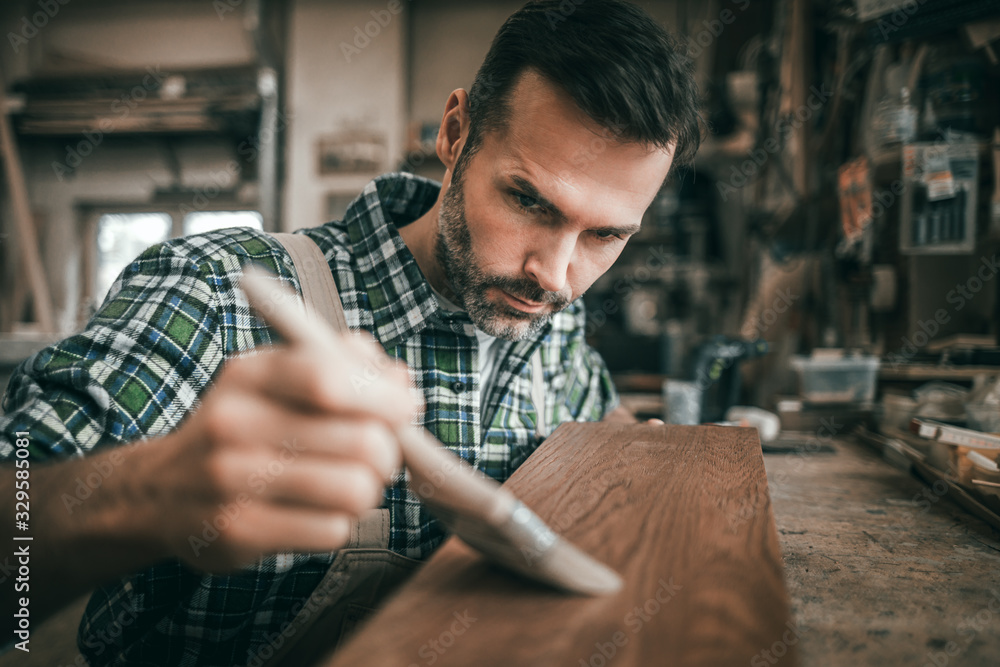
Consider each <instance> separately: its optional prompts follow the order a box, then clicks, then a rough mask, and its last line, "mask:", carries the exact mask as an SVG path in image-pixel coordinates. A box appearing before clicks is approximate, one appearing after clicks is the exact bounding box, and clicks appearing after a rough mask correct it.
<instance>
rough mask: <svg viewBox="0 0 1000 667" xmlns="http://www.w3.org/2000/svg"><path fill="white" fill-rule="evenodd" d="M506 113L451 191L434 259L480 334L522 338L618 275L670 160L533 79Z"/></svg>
mask: <svg viewBox="0 0 1000 667" xmlns="http://www.w3.org/2000/svg"><path fill="white" fill-rule="evenodd" d="M507 104H508V107H509V109H510V114H509V117H508V120H507V125H506V128H505V129H504V130H501V131H495V132H489V133H488V134H487V135H486V136H484V137H483V141H482V144H481V146H480V148H479V150H478V151H477V152H476V153H475V154H474V155H473V157H472V159H471V160H466V161H464V163H463V164H462V167H461V168H460V169H457V170H456V173H455V174H454V175H453V178H452V181H451V184H450V185H449V186H447V187H448V189H447V191H446V192H445V194H444V197H443V200H442V203H441V215H440V220H439V223H440V225H439V234H440V235H439V237H438V241H437V248H436V255H437V260H438V262H439V263H440V264H441V268H442V270H443V271H444V274H445V276H446V278H447V279H448V282H449V286H450V287H451V289H452V290H453V292H454V294H453V297H454V298H455V299H456V300H458V301H459V302H460V303H461V305H463V306H464V307H465V309H466V310H467V311H468V312H469V316H470V317H471V319H472V321H473V323H475V325H476V326H477V327H479V329H481V330H482V331H484V332H486V333H488V334H490V335H493V336H498V337H500V338H505V339H508V340H523V339H525V338H528V337H530V336H531V335H533V334H535V333H537V332H538V331H539V330H540V329H541V328H542V327H543V326H544V325H545V323H546V322H547V321H548V320H549V318H550V317H551V316H552V314H553V313H555V312H558V311H560V310H562V309H563V308H565V307H566V306H568V305H569V304H570V303H571V302H572V301H573V300H575V299H577V298H578V297H579V296H580V295H582V294H583V293H584V292H585V291H586V290H587V289H588V288H589V287H590V286H591V285H592V284H593V283H594V281H595V280H597V278H598V277H600V276H601V274H603V273H604V272H605V271H607V270H608V268H610V267H611V265H612V264H613V263H614V261H615V260H616V259H617V258H618V255H619V254H621V251H622V249H623V248H624V247H625V242H626V241H627V240H628V238H629V237H630V236H631V235H632V234H634V233H635V232H637V231H638V230H639V223H640V221H641V220H642V215H643V213H644V212H645V210H646V208H648V206H649V204H650V203H651V202H652V200H653V197H655V196H656V193H657V191H658V190H659V187H660V185H661V183H662V182H663V179H664V178H665V177H666V175H667V172H668V171H669V169H670V163H671V160H672V157H673V156H672V152H670V151H665V150H660V149H655V148H654V149H650V148H647V147H645V146H642V145H639V144H634V143H619V141H618V139H617V138H616V135H615V130H614V127H613V125H612V126H611V128H610V129H608V128H604V127H601V126H600V125H598V124H597V123H595V122H594V121H593V120H591V119H590V118H588V117H587V116H586V114H584V113H583V112H582V111H580V110H579V108H577V106H576V104H575V103H574V102H573V100H572V98H571V97H569V96H568V95H567V94H566V93H564V92H562V91H561V90H559V89H558V88H556V87H555V86H553V85H552V84H550V83H549V82H548V81H547V80H545V79H544V78H542V77H541V76H539V75H537V74H535V73H534V72H530V71H529V72H525V73H524V74H523V75H522V76H521V78H520V80H519V81H518V82H517V84H516V85H515V86H514V88H513V90H512V91H511V93H510V95H509V98H508V101H507ZM609 124H610V123H609Z"/></svg>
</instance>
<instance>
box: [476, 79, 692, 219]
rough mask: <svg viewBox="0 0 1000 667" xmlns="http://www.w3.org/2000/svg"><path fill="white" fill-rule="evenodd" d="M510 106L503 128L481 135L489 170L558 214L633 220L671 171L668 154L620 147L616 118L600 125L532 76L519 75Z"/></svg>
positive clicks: (559, 91) (626, 145) (622, 143)
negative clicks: (537, 195) (549, 202)
mask: <svg viewBox="0 0 1000 667" xmlns="http://www.w3.org/2000/svg"><path fill="white" fill-rule="evenodd" d="M507 107H508V110H509V113H508V114H507V120H506V123H505V125H504V127H503V129H501V130H498V131H496V132H491V133H488V134H487V135H486V137H484V141H483V150H484V151H485V152H487V153H488V154H489V156H488V157H489V165H490V167H491V168H492V170H493V171H494V174H495V176H496V177H498V178H504V177H506V178H509V177H510V175H511V174H517V175H519V176H521V177H524V178H526V179H527V180H529V181H530V182H531V183H533V184H534V185H535V186H536V187H537V188H538V189H539V190H540V191H541V193H542V194H544V195H545V196H546V197H549V198H551V199H553V201H554V203H556V204H558V205H559V207H560V209H564V210H565V209H573V208H580V209H581V211H582V212H585V211H586V209H587V208H588V207H589V208H590V209H592V210H594V209H595V208H596V209H597V210H594V213H595V214H597V213H600V214H604V215H605V216H606V215H613V217H614V218H616V219H618V220H620V221H622V222H625V220H624V218H630V220H629V221H628V222H632V223H634V222H637V221H638V218H641V216H642V213H643V212H644V211H645V209H646V208H647V207H648V206H649V203H650V202H651V201H652V200H653V197H655V195H656V193H657V191H658V190H659V188H660V186H661V184H662V183H663V180H664V179H665V178H666V175H667V172H668V171H669V169H670V164H671V161H672V157H673V156H672V151H670V150H667V149H660V148H656V147H650V146H646V145H643V144H639V143H636V142H627V141H623V140H622V139H621V137H620V134H621V130H619V129H616V126H615V123H614V119H609V121H608V123H606V125H602V124H599V123H597V122H596V121H594V120H593V119H592V118H590V117H589V116H588V115H587V114H586V113H584V112H583V111H582V110H581V109H580V108H579V107H578V106H577V105H576V103H575V102H574V101H573V99H572V97H570V96H569V94H567V93H566V92H565V91H563V90H562V89H561V88H560V87H558V86H556V85H555V84H553V83H551V82H550V81H549V80H548V79H546V78H545V77H543V76H541V75H540V74H538V73H536V72H534V71H532V70H528V71H525V72H523V73H522V74H521V75H520V76H519V78H518V80H517V81H516V83H515V84H514V86H513V87H512V89H511V91H510V93H509V95H508V96H507ZM557 200H558V201H557ZM605 209H606V210H605ZM609 222H610V221H609Z"/></svg>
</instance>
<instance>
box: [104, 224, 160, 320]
mask: <svg viewBox="0 0 1000 667" xmlns="http://www.w3.org/2000/svg"><path fill="white" fill-rule="evenodd" d="M170 227H171V217H170V214H168V213H108V214H106V215H102V216H101V217H100V219H99V220H98V222H97V292H96V294H97V298H98V302H100V301H103V300H104V297H105V296H106V295H107V293H108V290H109V289H110V288H111V284H112V283H113V282H114V281H115V278H117V277H118V274H119V273H121V272H122V269H124V268H125V267H126V266H128V264H129V262H131V261H132V260H133V259H135V258H136V256H138V255H139V254H140V253H141V252H142V251H143V250H145V249H146V248H148V247H149V246H151V245H155V244H157V243H162V242H163V241H166V240H167V239H168V238H170Z"/></svg>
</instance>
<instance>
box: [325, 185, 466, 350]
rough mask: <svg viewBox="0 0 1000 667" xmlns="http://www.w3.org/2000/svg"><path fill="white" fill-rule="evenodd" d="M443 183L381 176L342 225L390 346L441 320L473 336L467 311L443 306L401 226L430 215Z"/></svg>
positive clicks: (379, 330)
mask: <svg viewBox="0 0 1000 667" xmlns="http://www.w3.org/2000/svg"><path fill="white" fill-rule="evenodd" d="M440 191H441V185H440V184H439V183H437V182H435V181H432V180H430V179H427V178H422V177H420V176H414V175H412V174H407V173H394V174H385V175H383V176H379V177H378V178H376V179H375V180H373V181H371V182H370V183H369V184H368V185H367V186H366V187H365V189H364V190H363V191H362V192H361V194H360V195H359V196H358V198H357V199H355V200H354V201H353V202H351V204H350V206H348V207H347V212H346V214H345V216H344V222H343V225H344V226H345V227H346V229H347V233H348V237H349V238H350V240H351V244H352V247H353V255H354V261H355V263H356V266H357V269H358V273H359V274H360V278H361V282H362V284H363V285H364V288H365V291H366V292H367V294H368V301H369V306H370V307H371V311H372V317H373V320H374V324H375V331H373V332H372V333H373V334H374V335H375V336H376V338H378V340H379V341H381V342H382V344H383V345H385V346H386V347H389V346H393V345H397V344H399V343H401V342H402V341H404V340H406V339H407V338H409V337H410V336H412V335H414V334H416V333H417V332H419V331H420V330H421V329H423V328H424V327H425V326H426V325H427V323H428V320H430V319H431V318H436V319H438V320H440V321H442V322H443V323H444V324H445V325H446V326H449V328H452V329H455V330H456V331H465V332H467V333H468V334H469V335H472V331H471V330H470V327H471V321H470V320H469V318H468V314H467V313H464V312H459V313H448V312H447V311H444V310H443V309H441V307H440V306H439V304H438V301H437V299H436V298H435V297H434V294H433V292H432V291H431V286H430V283H428V282H427V279H426V278H425V277H424V274H423V272H422V271H421V270H420V267H419V266H418V265H417V260H416V259H415V258H414V257H413V254H412V253H411V252H410V249H409V248H408V247H407V246H406V243H405V242H404V241H403V238H402V236H400V234H399V231H398V229H399V228H400V227H403V226H405V225H407V224H409V223H411V222H413V221H414V220H416V219H417V218H419V217H420V216H421V215H423V214H424V213H426V212H427V211H428V210H429V209H430V208H431V207H432V206H433V205H434V202H435V201H436V200H437V197H438V194H439V193H440Z"/></svg>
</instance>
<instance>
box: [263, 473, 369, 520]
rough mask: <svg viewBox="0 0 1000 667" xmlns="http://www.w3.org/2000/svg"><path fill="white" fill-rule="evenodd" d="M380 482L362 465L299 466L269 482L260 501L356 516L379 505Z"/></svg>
mask: <svg viewBox="0 0 1000 667" xmlns="http://www.w3.org/2000/svg"><path fill="white" fill-rule="evenodd" d="M383 480H384V478H380V477H379V476H378V475H376V474H375V472H374V471H373V470H372V469H371V468H370V467H368V466H366V465H363V464H358V463H342V462H341V463H330V462H321V463H320V462H316V463H313V464H308V465H303V464H301V463H300V464H296V465H294V466H292V465H290V466H286V467H285V469H284V471H283V472H282V473H281V474H280V475H278V476H276V477H274V478H273V479H272V480H271V481H270V483H269V484H268V485H267V486H266V488H265V489H264V490H263V492H262V493H261V495H260V498H261V500H263V501H269V502H272V503H279V504H284V505H289V506H296V507H306V508H311V509H313V510H326V511H329V512H341V513H344V514H348V515H350V516H358V515H360V514H361V513H362V512H364V511H366V510H369V509H372V508H374V507H378V506H379V505H381V504H382V498H383V492H384V490H385V482H384V481H383Z"/></svg>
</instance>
